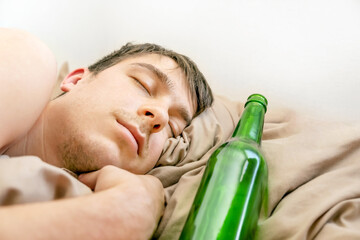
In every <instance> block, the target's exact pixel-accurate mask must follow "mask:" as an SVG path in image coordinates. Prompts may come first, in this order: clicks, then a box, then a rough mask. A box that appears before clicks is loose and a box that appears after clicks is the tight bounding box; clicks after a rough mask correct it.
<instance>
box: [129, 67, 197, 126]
mask: <svg viewBox="0 0 360 240" xmlns="http://www.w3.org/2000/svg"><path fill="white" fill-rule="evenodd" d="M131 65H135V66H139V67H142V68H145V69H147V70H149V71H150V72H151V73H152V74H154V75H155V76H156V78H157V79H159V80H160V82H161V83H163V84H164V85H165V86H166V87H167V88H168V89H169V90H171V91H175V90H176V89H175V86H174V82H173V81H172V80H171V79H170V78H169V77H168V76H167V75H166V74H165V73H164V72H162V71H161V70H160V69H158V68H157V67H155V66H154V65H152V64H148V63H132V64H131ZM178 111H179V113H180V116H181V117H182V118H183V119H184V120H185V122H186V126H188V125H189V124H190V122H191V120H192V117H191V115H190V113H189V112H188V111H187V110H186V107H185V106H184V105H180V106H179V107H178Z"/></svg>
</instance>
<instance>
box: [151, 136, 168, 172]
mask: <svg viewBox="0 0 360 240" xmlns="http://www.w3.org/2000/svg"><path fill="white" fill-rule="evenodd" d="M165 135H166V134H164V133H157V134H153V135H152V136H150V137H151V139H150V143H149V156H151V160H150V162H151V164H153V165H154V166H155V164H156V162H157V161H158V160H159V157H160V155H161V153H162V150H163V148H164V144H165V142H166V140H167V139H168V137H167V136H165Z"/></svg>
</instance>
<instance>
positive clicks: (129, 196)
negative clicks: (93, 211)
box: [79, 165, 164, 238]
mask: <svg viewBox="0 0 360 240" xmlns="http://www.w3.org/2000/svg"><path fill="white" fill-rule="evenodd" d="M79 180H80V181H81V182H83V183H84V184H86V185H87V186H88V187H90V188H91V189H92V190H93V191H94V192H95V193H98V192H102V191H109V192H110V191H112V192H113V193H112V194H115V196H114V197H115V198H114V199H116V195H117V194H118V197H119V199H118V206H117V207H118V208H119V209H122V210H121V214H123V216H122V218H123V219H126V218H127V219H126V222H127V223H126V224H127V225H128V226H127V228H126V230H127V231H128V233H129V234H131V233H134V232H137V233H138V232H144V233H145V232H146V234H145V235H146V236H147V237H148V238H150V237H151V235H152V234H153V232H154V231H155V229H156V226H157V224H158V222H159V219H160V217H161V216H162V213H163V210H164V189H163V186H162V184H161V182H160V181H159V180H158V179H157V178H155V177H153V176H150V175H135V174H132V173H130V172H128V171H126V170H123V169H120V168H117V167H115V166H111V165H109V166H105V167H103V168H102V169H100V170H98V171H95V172H91V173H86V174H81V175H80V176H79ZM123 208H124V209H123ZM114 211H115V209H114ZM105 214H106V213H105ZM124 217H125V218H124Z"/></svg>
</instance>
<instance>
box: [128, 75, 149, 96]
mask: <svg viewBox="0 0 360 240" xmlns="http://www.w3.org/2000/svg"><path fill="white" fill-rule="evenodd" d="M131 78H132V79H133V80H134V81H135V82H136V84H138V85H139V87H141V88H142V90H143V91H144V92H146V93H147V94H148V95H151V94H150V91H149V90H148V89H147V88H146V86H145V85H144V84H143V83H142V82H141V81H140V80H139V79H137V78H136V77H131Z"/></svg>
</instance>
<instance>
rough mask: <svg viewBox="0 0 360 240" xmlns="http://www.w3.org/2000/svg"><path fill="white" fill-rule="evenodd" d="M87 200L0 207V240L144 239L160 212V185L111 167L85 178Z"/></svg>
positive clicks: (152, 227) (146, 178)
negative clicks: (88, 192) (87, 187)
mask: <svg viewBox="0 0 360 240" xmlns="http://www.w3.org/2000/svg"><path fill="white" fill-rule="evenodd" d="M81 180H82V181H83V182H84V183H85V184H88V185H89V186H90V187H92V188H94V190H95V193H94V194H92V195H89V196H84V197H79V198H73V199H65V200H58V201H52V202H44V203H35V204H27V205H19V206H11V207H1V208H0V219H2V221H1V222H0V239H149V238H150V237H151V236H152V234H153V232H154V230H155V228H156V226H157V223H158V221H159V219H160V216H161V214H162V211H163V207H164V206H163V204H164V195H163V188H162V185H161V183H160V181H159V180H157V179H156V178H155V177H152V176H139V175H134V174H132V173H129V172H127V171H124V170H121V169H118V168H116V167H112V166H107V167H104V168H103V169H101V170H99V171H97V172H93V173H90V174H85V175H84V176H82V177H81Z"/></svg>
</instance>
